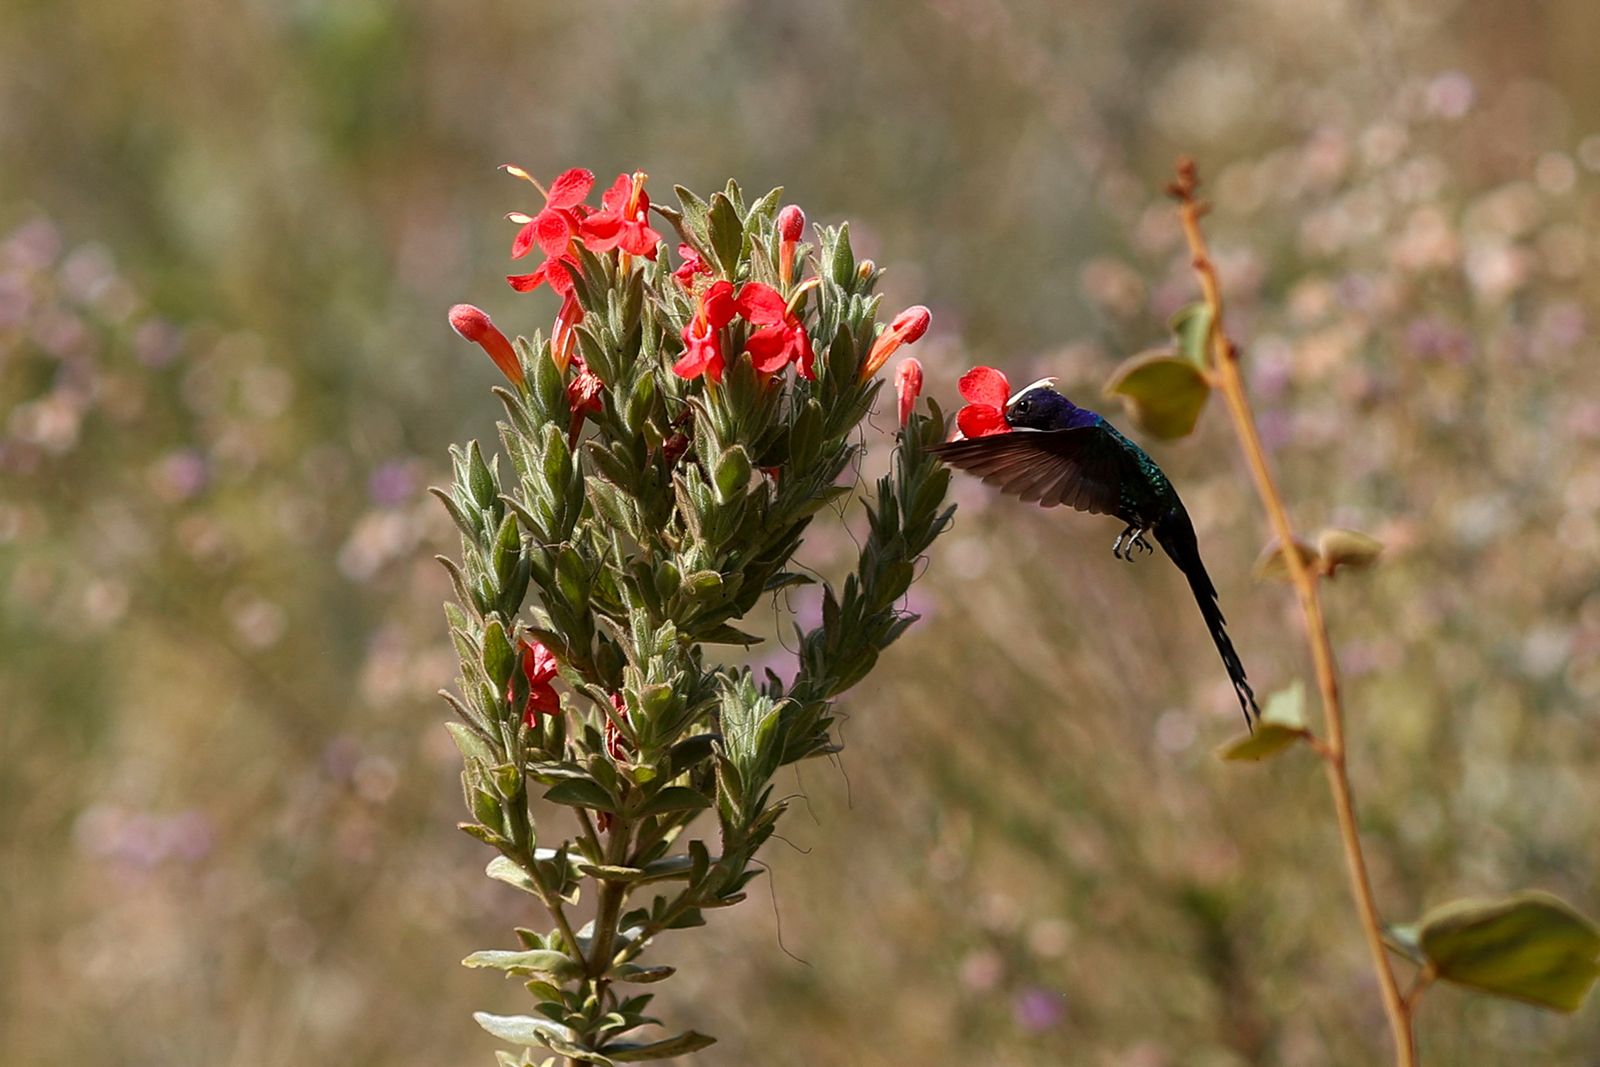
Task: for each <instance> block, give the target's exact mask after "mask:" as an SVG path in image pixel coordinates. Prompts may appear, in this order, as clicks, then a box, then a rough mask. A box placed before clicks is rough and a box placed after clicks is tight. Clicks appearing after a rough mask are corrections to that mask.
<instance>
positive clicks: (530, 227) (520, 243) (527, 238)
mask: <svg viewBox="0 0 1600 1067" xmlns="http://www.w3.org/2000/svg"><path fill="white" fill-rule="evenodd" d="M538 226H539V220H538V219H534V220H533V221H532V222H529V223H528V224H526V225H525V226H523V227H522V229H520V230H518V231H517V236H516V238H515V239H514V240H513V241H512V242H511V258H512V259H521V258H522V257H523V256H525V255H527V254H528V249H530V248H532V247H533V243H534V241H535V240H536V239H537V238H538V236H539V229H538Z"/></svg>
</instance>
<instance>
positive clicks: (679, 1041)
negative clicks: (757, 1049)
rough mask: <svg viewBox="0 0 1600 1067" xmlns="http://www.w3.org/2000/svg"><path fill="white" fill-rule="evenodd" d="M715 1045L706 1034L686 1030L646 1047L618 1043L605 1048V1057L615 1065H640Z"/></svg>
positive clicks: (685, 1054) (714, 1040)
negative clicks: (615, 1063)
mask: <svg viewBox="0 0 1600 1067" xmlns="http://www.w3.org/2000/svg"><path fill="white" fill-rule="evenodd" d="M716 1043H717V1039H716V1038H714V1037H710V1036H708V1035H706V1034H702V1033H698V1032H696V1031H694V1030H688V1031H685V1032H684V1033H681V1034H678V1035H677V1036H676V1037H669V1038H667V1039H665V1040H664V1041H652V1042H650V1043H649V1044H646V1045H637V1044H633V1043H631V1042H626V1041H623V1042H618V1043H617V1044H615V1045H608V1046H606V1056H607V1057H609V1058H610V1059H611V1060H613V1061H615V1062H617V1063H641V1062H643V1061H646V1060H670V1059H671V1058H672V1057H674V1056H687V1055H689V1053H691V1052H699V1051H700V1050H701V1049H703V1048H709V1047H710V1046H712V1045H714V1044H716Z"/></svg>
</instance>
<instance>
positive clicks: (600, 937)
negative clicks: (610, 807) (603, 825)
mask: <svg viewBox="0 0 1600 1067" xmlns="http://www.w3.org/2000/svg"><path fill="white" fill-rule="evenodd" d="M607 834H608V837H609V841H608V844H609V845H610V847H609V848H608V849H607V851H606V862H607V863H610V864H615V865H618V866H621V865H622V864H623V862H624V861H625V860H626V859H627V857H628V842H629V839H630V838H631V836H632V834H633V827H632V826H630V825H629V824H628V821H627V820H626V819H624V818H623V817H622V816H620V815H618V816H615V821H614V822H613V823H612V824H611V829H610V830H608V831H607ZM627 892H628V887H627V885H626V884H625V883H623V882H612V881H602V882H601V883H600V902H599V904H598V905H597V906H596V908H595V917H594V947H593V949H592V951H591V952H590V955H589V960H588V971H589V977H590V978H592V979H594V980H595V981H596V983H597V988H598V982H599V980H600V976H601V975H603V974H605V973H606V971H607V969H609V968H610V966H611V955H612V952H613V950H614V947H615V945H616V940H617V922H618V920H619V919H620V917H621V915H622V902H623V900H624V899H625V898H626V897H627Z"/></svg>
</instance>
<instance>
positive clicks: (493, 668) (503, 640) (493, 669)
mask: <svg viewBox="0 0 1600 1067" xmlns="http://www.w3.org/2000/svg"><path fill="white" fill-rule="evenodd" d="M516 662H517V656H516V652H515V651H514V650H513V649H512V647H511V639H510V638H508V637H507V636H506V628H505V627H504V626H502V625H500V620H499V619H490V620H489V623H488V625H486V626H485V627H484V628H483V669H484V671H485V673H487V674H488V675H489V680H490V681H491V682H493V683H494V684H495V686H496V688H497V689H498V690H500V691H504V690H505V687H506V683H507V682H509V681H510V680H511V670H512V668H513V667H514V666H515V665H516Z"/></svg>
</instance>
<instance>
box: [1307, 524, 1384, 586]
mask: <svg viewBox="0 0 1600 1067" xmlns="http://www.w3.org/2000/svg"><path fill="white" fill-rule="evenodd" d="M1317 554H1318V555H1319V556H1321V557H1322V570H1323V573H1325V574H1327V575H1328V576H1329V577H1332V576H1333V574H1334V572H1336V571H1337V570H1338V569H1339V568H1340V567H1354V568H1356V569H1358V570H1359V569H1361V568H1364V567H1370V566H1372V565H1373V564H1374V563H1376V562H1378V557H1379V556H1381V555H1383V542H1382V541H1379V540H1378V539H1377V538H1376V537H1369V536H1367V535H1366V534H1364V533H1362V532H1360V531H1359V530H1340V529H1329V530H1323V531H1322V532H1321V533H1319V534H1318V535H1317Z"/></svg>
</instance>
